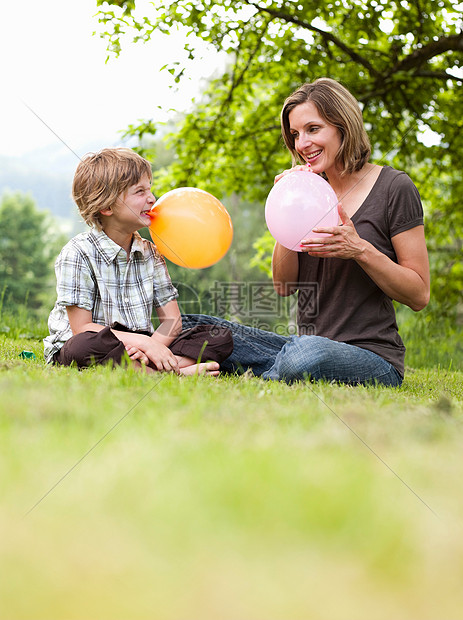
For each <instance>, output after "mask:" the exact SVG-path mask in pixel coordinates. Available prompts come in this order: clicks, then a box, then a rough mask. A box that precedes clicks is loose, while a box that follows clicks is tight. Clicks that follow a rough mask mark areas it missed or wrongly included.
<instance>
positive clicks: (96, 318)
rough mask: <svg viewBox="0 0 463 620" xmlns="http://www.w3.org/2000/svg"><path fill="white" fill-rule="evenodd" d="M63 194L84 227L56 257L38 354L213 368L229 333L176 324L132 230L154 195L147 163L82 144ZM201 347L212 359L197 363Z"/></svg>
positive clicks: (191, 370)
mask: <svg viewBox="0 0 463 620" xmlns="http://www.w3.org/2000/svg"><path fill="white" fill-rule="evenodd" d="M72 195H73V198H74V200H75V202H76V204H77V206H78V208H79V211H80V214H81V215H82V217H83V219H84V220H85V222H86V223H87V224H88V225H89V226H90V227H91V230H90V231H88V232H85V233H81V234H79V235H77V236H76V237H74V238H73V239H71V240H70V241H69V242H68V243H67V244H66V245H65V246H64V248H63V249H62V250H61V253H60V255H59V256H58V259H57V261H56V264H55V271H56V279H57V295H58V297H57V301H56V303H55V306H54V308H53V310H52V312H51V314H50V317H49V320H48V326H49V330H50V335H49V336H48V337H47V338H45V339H44V345H45V357H46V360H47V362H49V363H55V364H61V365H70V364H72V363H75V364H76V365H77V366H78V367H79V368H83V367H86V366H89V365H91V364H92V363H97V364H104V363H107V362H110V361H112V363H114V364H120V363H121V360H122V358H123V357H125V353H126V352H127V354H128V356H129V357H130V359H132V360H133V363H134V364H135V365H136V367H137V368H142V367H143V366H144V367H145V368H146V371H147V372H156V371H167V372H175V373H177V374H183V375H192V374H196V373H203V374H209V375H214V376H216V375H218V374H219V362H221V361H223V360H224V359H225V358H226V357H228V355H230V353H231V352H232V350H233V340H232V337H231V332H230V331H229V330H228V329H219V330H217V328H213V329H211V326H207V325H200V326H197V327H195V328H193V329H189V330H186V331H184V332H183V333H182V320H181V316H180V311H179V308H178V304H177V301H176V298H177V296H178V293H177V290H176V289H175V288H174V286H173V285H172V282H171V280H170V277H169V274H168V272H167V268H166V264H165V261H164V259H163V258H162V256H161V255H160V254H159V252H158V251H157V249H156V247H155V245H154V244H153V243H152V242H150V241H146V240H145V239H142V237H141V236H140V235H139V234H138V233H137V232H136V231H137V230H139V229H140V228H142V227H145V226H149V224H150V222H151V220H150V216H149V212H150V210H151V208H152V207H153V205H154V203H155V198H154V196H153V194H152V193H151V166H150V164H149V163H148V162H147V161H146V160H145V159H143V158H142V157H140V156H139V155H138V154H136V153H135V152H134V151H132V150H131V149H126V148H109V149H103V150H102V151H100V152H99V153H94V154H93V153H90V154H88V155H87V156H85V157H84V159H82V161H81V162H80V163H79V165H78V166H77V170H76V173H75V176H74V182H73V187H72ZM153 307H154V309H155V310H156V313H157V316H158V318H159V322H160V325H159V327H158V329H157V330H156V331H155V330H154V328H153V325H152V323H151V315H152V310H153ZM200 355H201V357H202V359H206V360H212V361H210V362H205V363H199V364H197V363H196V360H197V359H198V357H199V356H200Z"/></svg>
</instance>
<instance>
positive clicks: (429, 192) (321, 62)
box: [97, 0, 463, 312]
mask: <svg viewBox="0 0 463 620" xmlns="http://www.w3.org/2000/svg"><path fill="white" fill-rule="evenodd" d="M97 3H98V4H99V5H103V4H104V6H105V9H103V10H102V11H101V12H100V21H101V22H102V23H103V24H105V25H106V27H107V30H106V33H105V36H107V37H108V41H109V49H110V50H112V51H113V52H115V53H116V54H117V53H118V51H119V49H120V37H121V35H122V34H123V33H125V32H127V31H128V30H130V29H131V28H134V29H135V32H136V36H135V39H136V40H140V41H143V40H147V39H149V38H150V36H151V33H152V32H153V31H154V30H160V31H162V32H165V33H169V32H171V31H172V30H174V29H186V30H187V31H188V32H189V33H191V37H192V38H193V37H195V36H196V37H199V38H200V39H201V40H203V41H206V42H208V43H210V44H211V45H212V46H214V47H215V48H216V49H217V50H223V51H225V52H227V53H228V55H229V59H230V62H229V64H228V66H227V68H226V69H225V71H224V72H223V74H222V75H220V76H219V77H218V78H216V79H214V80H212V81H211V82H210V84H209V85H208V87H207V88H206V90H205V92H204V93H203V96H202V99H201V101H199V102H198V103H197V104H196V106H195V108H194V110H193V111H192V112H191V113H189V114H186V115H185V117H184V118H183V119H180V120H179V123H178V126H177V128H176V131H175V134H173V135H172V136H171V140H172V143H174V142H175V150H176V155H177V157H176V160H175V161H174V162H173V164H172V165H171V166H169V168H168V169H165V170H164V171H162V172H161V173H159V174H158V177H157V182H158V185H160V186H161V187H164V188H165V189H167V188H171V187H173V186H175V185H176V186H182V185H196V186H201V187H203V188H204V189H208V190H209V191H211V192H212V193H214V194H215V195H217V196H223V195H226V194H231V193H232V192H235V193H238V194H239V195H240V196H241V197H243V198H246V199H248V200H251V201H259V202H261V203H262V202H263V200H264V199H265V197H266V195H267V194H268V191H269V188H270V187H271V185H272V183H273V177H274V175H275V174H276V173H277V172H278V171H280V170H281V169H283V168H286V167H288V166H289V165H290V161H289V157H288V154H287V152H286V150H285V148H284V147H283V144H282V141H281V137H280V127H279V118H278V117H279V112H280V109H281V107H282V104H283V101H284V99H285V98H286V97H287V96H288V95H289V94H290V93H291V92H292V91H293V90H294V89H295V88H297V87H298V86H299V85H300V84H301V83H303V82H305V81H312V80H313V79H315V78H316V77H320V76H329V77H332V78H335V79H338V80H340V81H341V82H342V83H343V84H344V85H345V86H347V87H348V88H349V90H351V92H352V93H353V94H354V96H355V97H356V98H357V99H358V100H359V101H360V103H361V105H362V107H363V114H364V119H365V123H366V126H367V128H368V132H369V135H370V137H371V141H372V144H373V145H374V153H373V159H374V160H375V161H377V162H381V163H391V164H392V165H395V166H396V167H398V168H402V169H405V170H407V171H409V172H410V173H411V176H413V179H414V180H415V182H416V183H417V185H418V186H419V189H420V192H421V193H422V195H423V198H424V200H425V209H426V214H427V222H428V225H429V230H430V232H431V233H432V239H431V243H430V248H431V250H432V252H433V255H432V257H431V258H432V266H433V270H434V272H435V273H437V274H438V275H439V277H438V278H437V279H436V278H433V283H434V284H433V286H434V291H433V292H434V294H435V295H437V296H438V297H439V296H440V297H439V299H440V301H441V302H442V303H441V305H440V306H439V308H440V310H439V311H442V310H443V308H444V304H443V302H444V301H445V300H447V301H448V300H451V301H450V303H449V304H448V305H447V309H448V311H449V312H454V309H455V308H456V304H455V303H453V302H455V300H457V301H458V299H461V290H462V289H463V273H462V269H461V260H460V254H459V253H460V252H461V244H460V243H461V242H460V238H461V236H462V232H463V222H462V216H461V211H462V210H461V207H460V204H461V196H462V195H463V193H462V192H463V178H462V173H461V161H462V159H463V131H462V129H463V120H462V119H463V97H462V88H461V86H462V82H463V54H462V52H463V32H462V29H461V18H462V15H461V4H459V3H458V0H417V1H416V2H411V1H409V0H401V1H400V2H399V1H397V0H349V1H348V2H341V1H340V0H323V1H321V0H298V2H290V1H288V0H236V1H235V0H217V1H213V0H202V1H201V3H195V2H191V1H190V0H177V1H171V2H169V3H167V4H166V5H163V6H161V7H160V8H157V9H156V8H153V10H152V14H150V15H139V14H137V12H136V10H135V2H134V1H133V0H132V1H125V0H112V1H111V0H110V1H109V2H107V3H103V2H102V0H97ZM186 49H187V50H188V52H189V55H190V58H191V61H192V62H195V61H198V59H197V58H196V52H195V49H194V46H193V45H191V44H190V43H188V44H187V46H186ZM166 70H169V71H171V72H172V73H174V74H175V78H176V80H177V81H180V83H181V79H182V77H183V75H184V73H185V67H184V66H181V65H180V64H179V62H178V60H176V59H172V61H171V62H170V63H169V65H167V66H166ZM150 129H151V130H152V129H153V124H152V121H147V122H146V123H142V124H140V125H138V126H137V127H132V128H131V130H130V131H129V133H130V134H132V135H138V136H140V135H143V134H144V133H149V131H150ZM429 137H431V138H432V140H433V142H432V144H431V145H430V144H429ZM412 171H413V173H412ZM162 184H164V185H162ZM445 278H447V280H448V281H447V282H446V285H445V287H444V289H442V288H439V287H440V286H441V284H442V282H443V281H444V279H445ZM436 283H437V284H436ZM448 291H450V293H451V295H450V297H448V295H447V293H448ZM452 308H453V310H452Z"/></svg>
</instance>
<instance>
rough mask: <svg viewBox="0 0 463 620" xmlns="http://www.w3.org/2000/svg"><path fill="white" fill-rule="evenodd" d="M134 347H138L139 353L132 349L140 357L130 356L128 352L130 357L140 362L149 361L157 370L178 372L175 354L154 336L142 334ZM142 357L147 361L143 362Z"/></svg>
mask: <svg viewBox="0 0 463 620" xmlns="http://www.w3.org/2000/svg"><path fill="white" fill-rule="evenodd" d="M135 348H136V349H138V351H139V353H136V352H135V351H134V355H138V356H139V355H141V357H136V358H132V356H131V355H130V353H129V355H130V357H131V358H132V359H138V360H139V361H140V362H142V363H146V364H149V363H150V362H151V363H152V364H153V365H154V366H155V367H156V368H157V370H160V371H165V372H175V373H177V374H179V372H180V370H179V367H178V362H177V358H176V357H175V355H174V354H173V353H172V351H171V350H170V349H169V348H167V347H166V346H165V345H163V344H161V343H160V342H157V341H156V340H155V339H154V338H152V337H150V336H143V338H142V339H141V340H140V341H139V342H137V343H136V345H135ZM144 358H146V359H147V360H148V361H147V362H144V361H143V359H144Z"/></svg>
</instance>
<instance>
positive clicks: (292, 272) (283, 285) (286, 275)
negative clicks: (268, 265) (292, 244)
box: [272, 241, 299, 297]
mask: <svg viewBox="0 0 463 620" xmlns="http://www.w3.org/2000/svg"><path fill="white" fill-rule="evenodd" d="M272 276H273V288H274V289H275V291H276V292H277V293H278V295H280V296H281V297H288V295H293V293H295V292H296V291H297V281H298V277H299V259H298V256H297V252H293V251H292V250H288V249H287V248H285V247H284V246H283V245H281V244H280V243H278V241H277V242H276V243H275V247H274V249H273V257H272Z"/></svg>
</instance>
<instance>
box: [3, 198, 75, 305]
mask: <svg viewBox="0 0 463 620" xmlns="http://www.w3.org/2000/svg"><path fill="white" fill-rule="evenodd" d="M62 242H63V239H62V237H61V236H60V235H59V234H58V233H56V231H54V230H53V229H52V227H51V218H50V217H49V215H48V214H47V213H46V212H43V211H39V210H38V209H37V208H36V206H35V203H34V201H33V199H32V198H31V196H29V195H25V194H21V193H19V192H17V193H15V194H6V195H5V196H4V197H3V198H2V200H1V203H0V296H1V299H2V304H0V308H1V307H2V306H3V308H5V307H7V308H8V309H9V310H15V309H16V308H17V307H18V306H21V305H27V307H28V308H29V309H31V310H33V311H34V310H37V309H38V308H40V306H41V305H42V304H43V303H44V301H45V300H47V301H48V300H49V299H50V297H51V295H52V292H53V261H54V259H55V258H56V256H57V252H58V251H59V248H60V246H61V245H62Z"/></svg>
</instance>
